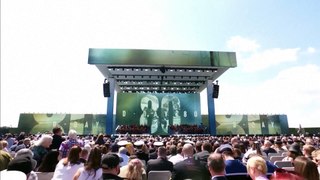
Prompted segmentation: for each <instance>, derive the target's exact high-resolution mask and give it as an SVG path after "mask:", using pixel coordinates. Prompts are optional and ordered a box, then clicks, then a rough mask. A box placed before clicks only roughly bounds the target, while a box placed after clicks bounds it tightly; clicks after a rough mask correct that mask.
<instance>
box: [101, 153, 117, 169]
mask: <svg viewBox="0 0 320 180" xmlns="http://www.w3.org/2000/svg"><path fill="white" fill-rule="evenodd" d="M119 164H120V158H119V156H118V155H117V154H113V153H108V154H106V155H104V156H103V157H102V161H101V167H102V168H103V169H105V170H111V169H114V168H117V167H119Z"/></svg>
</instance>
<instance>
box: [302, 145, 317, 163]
mask: <svg viewBox="0 0 320 180" xmlns="http://www.w3.org/2000/svg"><path fill="white" fill-rule="evenodd" d="M314 150H315V148H314V146H313V145H310V144H306V145H304V146H302V154H303V155H304V156H305V157H307V158H309V159H310V160H312V155H311V154H312V152H313V151H314Z"/></svg>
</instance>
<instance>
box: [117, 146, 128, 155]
mask: <svg viewBox="0 0 320 180" xmlns="http://www.w3.org/2000/svg"><path fill="white" fill-rule="evenodd" d="M127 152H128V151H127V149H126V148H125V147H120V148H119V153H120V154H126V153H127Z"/></svg>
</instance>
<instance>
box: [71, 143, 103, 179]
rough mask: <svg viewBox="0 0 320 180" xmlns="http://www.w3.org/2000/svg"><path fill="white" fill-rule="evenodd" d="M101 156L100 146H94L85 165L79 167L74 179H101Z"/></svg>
mask: <svg viewBox="0 0 320 180" xmlns="http://www.w3.org/2000/svg"><path fill="white" fill-rule="evenodd" d="M101 156H102V154H101V150H100V148H99V146H96V147H94V148H93V149H92V150H91V151H90V154H89V158H88V161H87V162H86V163H85V165H84V167H81V168H79V169H78V171H77V172H76V174H75V175H74V177H73V180H99V179H100V178H101V177H102V169H101Z"/></svg>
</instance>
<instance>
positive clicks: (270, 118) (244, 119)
mask: <svg viewBox="0 0 320 180" xmlns="http://www.w3.org/2000/svg"><path fill="white" fill-rule="evenodd" d="M216 130H217V134H218V135H230V134H286V133H287V131H288V122H287V119H286V116H282V115H216Z"/></svg>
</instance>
